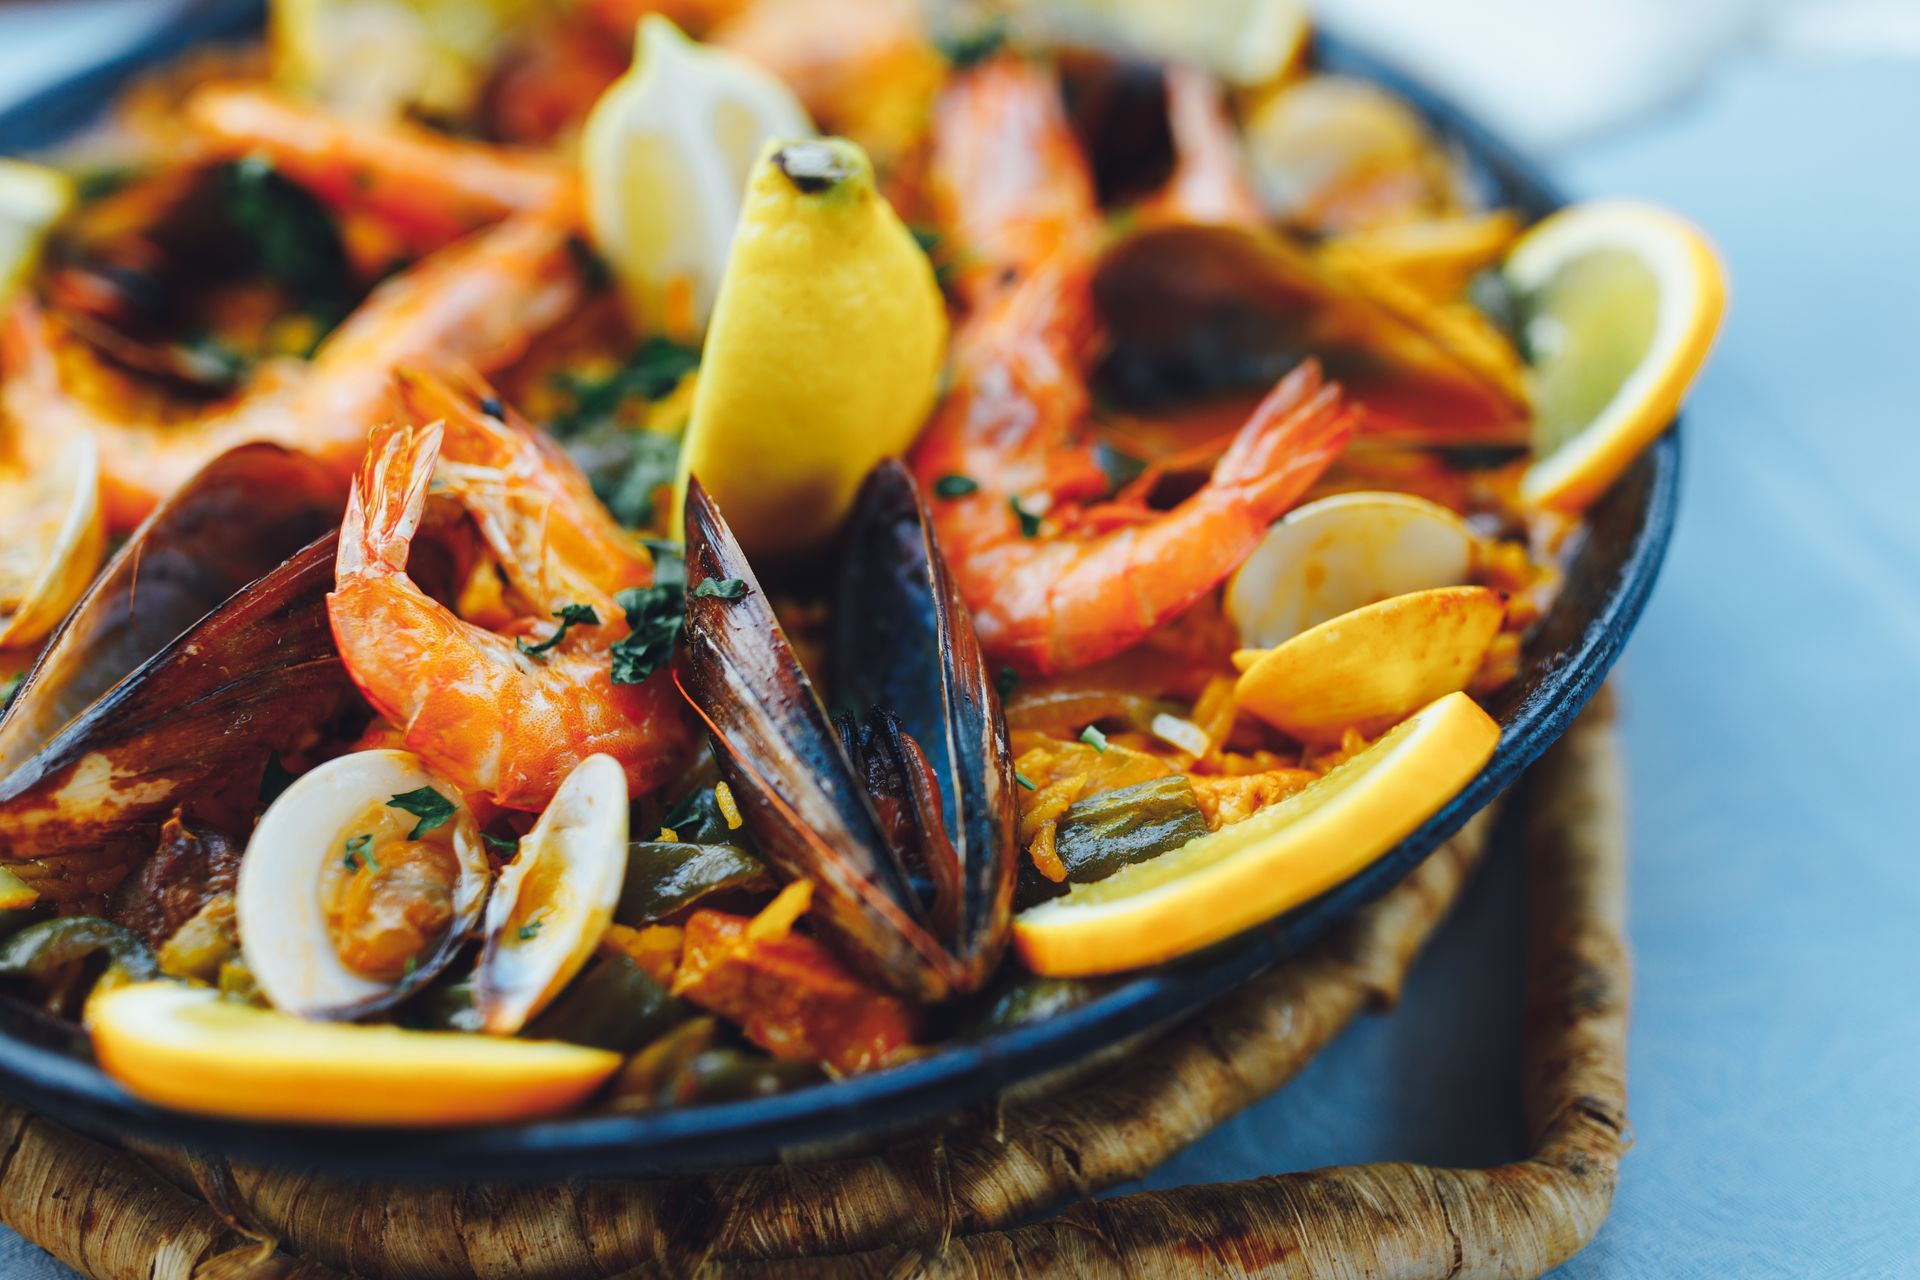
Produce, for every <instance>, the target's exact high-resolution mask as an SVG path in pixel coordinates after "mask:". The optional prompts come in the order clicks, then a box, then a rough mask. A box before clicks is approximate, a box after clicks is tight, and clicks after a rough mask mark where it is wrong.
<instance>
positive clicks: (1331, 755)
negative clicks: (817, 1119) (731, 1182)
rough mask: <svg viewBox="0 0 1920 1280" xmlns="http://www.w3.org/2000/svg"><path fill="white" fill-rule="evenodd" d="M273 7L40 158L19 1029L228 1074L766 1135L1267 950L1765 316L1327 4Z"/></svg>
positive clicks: (1471, 747) (409, 1115)
mask: <svg viewBox="0 0 1920 1280" xmlns="http://www.w3.org/2000/svg"><path fill="white" fill-rule="evenodd" d="M270 12H271V22H270V27H269V34H268V38H267V40H266V41H265V42H264V43H262V44H259V45H247V46H238V47H230V48H226V47H223V48H218V49H213V50H203V51H199V52H196V53H194V54H193V55H191V56H190V57H188V58H187V59H185V60H183V61H182V62H181V63H180V64H178V65H176V66H173V67H170V68H168V69H167V70H165V71H164V72H162V73H161V74H159V75H156V76H154V77H151V78H150V79H148V80H146V81H143V82H142V83H140V84H139V85H138V86H137V87H136V88H134V89H133V90H132V91H131V92H129V93H128V94H126V95H125V96H124V97H123V98H122V99H121V100H120V101H119V102H117V103H115V104H113V105H112V106H111V108H110V109H109V110H108V111H107V112H106V114H105V117H104V118H103V120H102V121H101V122H100V123H99V124H98V125H97V126H95V127H94V128H92V129H91V130H90V131H89V132H87V133H86V134H84V135H83V136H81V137H79V138H77V139H75V140H73V141H71V142H69V143H68V144H66V145H64V146H63V147H62V148H61V149H60V150H59V151H58V152H56V153H53V154H49V155H41V156H34V157H31V158H19V159H12V160H6V161H3V162H0V697H4V698H5V699H6V702H5V707H4V711H3V712H0V1000H6V1001H9V1002H12V1003H13V1004H15V1005H18V1006H21V1007H30V1008H31V1009H32V1010H34V1011H35V1012H34V1013H33V1016H34V1017H36V1018H40V1019H42V1020H44V1021H46V1022H48V1023H49V1024H50V1025H57V1026H62V1027H66V1028H70V1029H71V1030H70V1031H69V1033H68V1034H69V1036H70V1040H71V1043H72V1044H73V1046H74V1049H75V1052H77V1053H81V1054H86V1055H91V1057H92V1058H93V1060H94V1061H96V1062H97V1063H98V1065H99V1066H100V1067H101V1069H102V1070H104V1071H105V1072H107V1073H108V1074H109V1075H110V1076H111V1077H113V1078H114V1079H115V1080H117V1081H118V1082H119V1083H120V1084H121V1085H122V1086H124V1087H125V1088H126V1089H127V1090H128V1091H129V1092H130V1093H132V1094H133V1095H135V1096H137V1097H139V1098H142V1099H145V1100H148V1101H151V1102H155V1103H158V1104H161V1105H164V1106H169V1107H174V1108H179V1109H182V1110H187V1111H193V1112H200V1113H206V1114H212V1115H220V1116H228V1117H234V1118H240V1119H251V1120H263V1121H290V1122H296V1123H311V1124H335V1125H381V1126H390V1125H400V1126H409V1125H418V1126H428V1125H456V1124H473V1123H489V1122H502V1121H510V1120H520V1119H528V1118H534V1117H539V1116H545V1115H550V1114H557V1113H565V1112H570V1111H581V1110H591V1111H596V1112H603V1113H604V1112H642V1111H651V1110H656V1109H660V1108H666V1107H673V1106H683V1105H690V1104H699V1103H704V1102H713V1101H719V1100H725V1099H734V1098H742V1097H754V1096H761V1095H765V1094H770V1093H777V1092H780V1091H784V1090H787V1089H791V1088H794V1087H797V1086H800V1085H803V1084H807V1083H812V1082H818V1081H822V1080H828V1079H833V1078H837V1077H843V1076H847V1075H852V1074H856V1073H865V1072H872V1071H879V1070H884V1069H887V1068H889V1067H892V1066H896V1065H899V1064H903V1063H907V1062H910V1061H913V1060H915V1059H916V1058H920V1057H924V1056H926V1055H928V1054H933V1053H937V1052H939V1050H940V1048H941V1046H943V1045H948V1044H952V1043H955V1042H957V1041H966V1040H976V1039H979V1038H982V1037H987V1036H992V1035H994V1034H996V1033H998V1032H1000V1031H1003V1030H1005V1029H1007V1028H1010V1027H1014V1026H1018V1025H1021V1024H1023V1023H1028V1022H1032V1021H1035V1020H1040V1019H1046V1018H1050V1017H1055V1016H1058V1015H1059V1014H1061V1013H1062V1012H1064V1011H1066V1010H1069V1009H1072V1008H1074V1007H1076V1006H1078V1005H1080V1004H1082V1003H1085V1002H1086V1001H1088V1000H1090V999H1093V998H1095V997H1096V996H1098V995H1099V994H1100V993H1101V992H1102V991H1103V990H1105V989H1107V988H1108V987H1109V986H1110V985H1111V984H1113V983H1114V982H1116V981H1119V980H1121V975H1125V974H1127V973H1131V972H1135V971H1139V970H1142V969H1145V968H1148V967H1151V966H1155V965H1161V964H1166V963H1170V962H1175V961H1178V960H1180V959H1181V958H1182V957H1186V956H1189V955H1192V954H1195V953H1197V952H1201V951H1203V950H1204V949H1206V948H1209V947H1212V946H1214V945H1216V944H1219V943H1222V942H1224V941H1226V940H1228V939H1230V938H1233V937H1235V936H1236V935H1239V934H1242V933H1244V932H1245V931H1247V930H1250V929H1255V928H1258V927H1260V926H1261V925H1263V924H1265V923H1266V922H1268V921H1271V920H1273V919H1275V918H1277V917H1280V916H1282V915H1283V914H1284V913H1286V912H1288V911H1290V910H1291V909H1293V908H1295V907H1298V906H1300V905H1302V904H1304V903H1306V902H1308V901H1310V900H1312V899H1313V898H1315V897H1316V896H1317V895H1320V894H1322V893H1324V892H1325V891H1327V890H1329V889H1331V888H1333V887H1334V886H1336V885H1338V884H1339V883H1341V882H1342V881H1343V880H1346V879H1348V878H1350V877H1351V876H1353V875H1355V874H1356V873H1358V872H1359V871H1361V870H1362V869H1363V868H1365V867H1366V866H1367V865H1368V864H1369V863H1371V862H1372V861H1373V860H1375V859H1376V858H1378V857H1380V856H1381V855H1382V854H1384V853H1385V852H1387V851H1388V850H1389V849H1391V848H1392V847H1393V846H1394V845H1395V844H1397V843H1398V842H1399V841H1401V840H1402V839H1403V838H1404V837H1406V836H1407V835H1408V834H1409V833H1411V832H1412V831H1414V830H1415V829H1416V828H1418V827H1419V826H1420V825H1421V824H1422V823H1423V822H1424V821H1425V820H1426V819H1427V818H1428V817H1430V816H1431V815H1433V814H1434V813H1435V812H1437V811H1438V810H1439V809H1441V808H1442V807H1443V806H1444V805H1445V804H1446V803H1447V801H1448V800H1450V799H1451V798H1452V797H1453V796H1454V795H1455V794H1456V793H1458V792H1459V791H1460V790H1461V789H1462V788H1464V787H1465V786H1466V785H1467V784H1468V783H1469V782H1470V781H1471V780H1472V779H1473V778H1474V777H1475V775H1476V774H1478V773H1479V772H1480V770H1481V768H1482V766H1483V765H1485V764H1486V762H1487V760H1488V759H1489V757H1490V756H1491V755H1492V754H1493V752H1494V749H1495V747H1496V745H1497V743H1498V741H1499V737H1500V726H1499V723H1498V721H1497V720H1496V719H1495V718H1494V717H1493V716H1492V715H1490V714H1489V712H1488V710H1486V709H1485V708H1486V707H1496V708H1497V707H1498V706H1499V705H1500V702H1499V700H1500V698H1501V695H1502V691H1503V690H1509V689H1511V688H1512V687H1513V685H1514V683H1515V681H1516V680H1517V679H1518V678H1519V676H1520V674H1521V666H1522V663H1523V661H1524V656H1523V655H1524V653H1525V644H1526V641H1527V638H1528V636H1529V634H1530V633H1531V632H1532V631H1533V630H1534V629H1535V628H1536V627H1537V625H1538V624H1539V623H1540V621H1541V619H1542V618H1543V617H1544V616H1545V614H1546V613H1547V611H1548V610H1549V609H1550V608H1551V607H1552V605H1553V601H1554V598H1555V593H1556V590H1557V588H1558V585H1559V582H1560V576H1561V565H1562V564H1563V563H1564V561H1565V557H1566V556H1567V554H1568V552H1569V548H1571V547H1573V546H1575V545H1577V543H1578V540H1579V538H1580V537H1581V532H1582V512H1583V511H1584V510H1585V509H1586V508H1587V507H1588V506H1589V505H1590V504H1591V503H1592V502H1594V501H1595V500H1596V499H1598V498H1599V497H1600V496H1601V495H1603V494H1604V493H1606V492H1607V490H1608V488H1609V487H1610V486H1611V485H1612V483H1613V482H1614V481H1615V480H1616V479H1617V478H1618V477H1619V476H1620V475H1621V474H1622V473H1623V472H1624V471H1625V469H1626V468H1627V466H1628V465H1629V464H1630V463H1631V462H1632V461H1633V459H1634V457H1635V456H1636V454H1637V453H1638V452H1639V451H1640V450H1641V449H1642V448H1644V447H1645V446H1646V445H1647V444H1648V443H1650V442H1651V441H1652V440H1653V439H1654V438H1655V437H1656V436H1657V435H1658V434H1659V433H1660V432H1661V431H1662V430H1663V429H1664V428H1665V427H1666V425H1667V423H1668V422H1669V421H1670V419H1671V417H1672V415H1673V412H1674V410H1675V409H1676V408H1677V406H1678V404H1679V401H1680V399H1681V398H1682V396H1683V395H1684V393H1685V390H1686V388H1687V386H1688V384H1689V383H1690V381H1691V380H1692V378H1693V377H1694V375H1695V374H1696V373H1697V372H1698V370H1699V368H1700V366H1701V364H1702V363H1703V361H1704V359H1705V357H1706V354H1707V349H1708V347H1709V346H1710V344H1711V341H1712V338H1713V335H1714V331H1715V329H1716V327H1717V324H1718V320H1719V315H1720V310H1721V307H1722V300H1723V294H1724V287H1723V283H1722V281H1721V278H1720V272H1719V268H1718V266H1717V263H1716V260H1715V258H1714V256H1713V252H1712V250H1711V248H1710V247H1709V246H1708V245H1707V244H1706V242H1705V241H1704V239H1703V238H1702V237H1701V236H1700V234H1699V233H1698V232H1697V231H1695V230H1694V229H1693V228H1691V227H1690V226H1688V225H1687V224H1686V223H1684V222H1683V221H1681V220H1680V219H1678V218H1676V217H1674V216H1673V215H1671V214H1668V213H1665V212H1664V211H1661V210H1658V209H1654V208H1650V207H1647V206H1643V205H1638V204H1631V203H1626V202H1598V203H1593V204H1587V205H1575V206H1572V207H1569V208H1567V209H1563V210H1561V211H1559V212H1557V213H1554V214H1552V215H1551V216H1549V217H1547V218H1545V219H1543V220H1541V221H1539V222H1536V223H1534V224H1532V225H1527V222H1526V219H1524V218H1523V217H1522V216H1521V215H1520V214H1519V213H1518V212H1516V211H1514V210H1510V209H1503V208H1500V207H1497V206H1494V205H1492V204H1490V203H1489V201H1488V200H1487V199H1486V197H1485V194H1484V192H1483V191H1482V190H1481V189H1480V186H1479V184H1478V183H1477V182H1476V181H1475V177H1474V174H1473V172H1472V170H1471V169H1470V167H1469V166H1468V165H1467V164H1465V163H1464V161H1463V158H1462V157H1461V156H1459V155H1458V154H1456V153H1455V151H1454V149H1453V148H1452V146H1451V145H1450V144H1449V143H1448V142H1446V141H1445V140H1444V139H1443V138H1441V137H1439V136H1436V135H1435V134H1434V133H1433V132H1432V131H1431V130H1430V128H1429V126H1428V125H1427V124H1426V123H1425V122H1424V120H1423V119H1422V117H1421V116H1420V115H1419V114H1418V113H1416V112H1415V111H1413V110H1412V109H1411V108H1410V107H1409V106H1408V105H1406V104H1405V103H1403V102H1401V101H1400V100H1399V99H1397V98H1396V97H1395V96H1394V95H1393V94H1392V93H1390V92H1389V91H1387V90H1385V89H1383V88H1381V87H1379V86H1377V85H1375V84H1373V83H1371V82H1367V81H1363V80H1359V79H1354V78H1350V77H1347V76H1344V75H1340V74H1336V73H1332V72H1328V71H1324V70H1321V69H1319V68H1318V67H1317V66H1316V65H1315V62H1314V59H1313V54H1312V42H1311V38H1310V33H1309V31H1308V30H1307V29H1306V24H1305V21H1304V19H1302V18H1301V17H1300V16H1299V14H1298V13H1297V11H1296V9H1295V7H1294V6H1292V5H1280V4H1245V3H1242V4H1226V3H1223V4H1217V5H1203V6H1196V7H1195V12H1194V13H1193V14H1192V15H1189V18H1190V20H1185V21H1178V22H1175V21H1170V20H1169V19H1168V16H1167V13H1166V12H1165V11H1164V10H1163V8H1162V7H1160V6H1157V5H1154V4H1147V3H1124V2H1123V0H1028V2H1023V3H999V4H958V3H954V4H929V3H921V2H920V0H572V2H571V3H568V4H564V5H554V6H536V5H527V4H524V3H517V2H515V0H491V2H490V3H487V4H478V5H476V4H456V3H451V2H449V0H276V2H275V3H274V4H273V6H272V7H271V11H270Z"/></svg>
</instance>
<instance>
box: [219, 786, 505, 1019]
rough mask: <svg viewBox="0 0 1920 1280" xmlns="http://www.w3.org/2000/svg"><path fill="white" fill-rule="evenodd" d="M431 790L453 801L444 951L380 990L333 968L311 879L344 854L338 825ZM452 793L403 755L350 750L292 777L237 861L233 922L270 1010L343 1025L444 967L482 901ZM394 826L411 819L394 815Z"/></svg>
mask: <svg viewBox="0 0 1920 1280" xmlns="http://www.w3.org/2000/svg"><path fill="white" fill-rule="evenodd" d="M421 787H432V788H434V789H435V790H437V791H439V792H440V793H441V794H442V795H444V796H446V797H447V798H448V799H449V800H452V801H454V802H455V804H456V806H457V809H456V812H455V815H454V818H453V850H454V855H455V857H457V858H458V859H459V862H460V869H461V877H460V883H459V885H458V886H457V887H456V890H455V895H454V920H453V924H452V926H451V927H450V928H449V930H448V937H447V945H444V946H441V947H439V948H437V949H436V951H435V952H434V954H433V955H432V956H430V957H429V963H423V964H421V965H420V966H418V967H417V968H416V969H415V970H414V972H413V973H412V974H411V975H409V976H408V977H407V978H405V979H402V980H401V981H400V982H382V981H379V980H378V979H374V978H369V977H367V976H366V975H364V974H360V973H356V972H354V971H353V970H352V969H350V968H348V967H347V966H346V965H345V964H343V963H341V960H340V957H339V954H338V952H337V951H336V949H335V947H334V944H333V939H332V935H331V934H330V933H329V931H328V929H327V918H326V911H325V907H324V904H323V903H322V901H321V895H320V886H321V882H322V881H321V872H322V869H323V867H324V866H325V862H326V860H327V859H328V858H340V857H343V856H344V853H343V850H344V848H345V841H346V840H347V839H348V838H349V837H350V836H351V835H352V834H353V833H352V832H349V831H348V830H347V828H348V825H349V824H351V823H354V822H355V821H357V820H359V818H360V816H361V815H362V814H363V813H364V812H365V811H366V809H367V806H368V805H369V804H381V805H384V804H385V803H386V802H387V801H388V800H389V799H391V798H392V797H393V796H396V795H400V794H401V793H403V792H407V791H415V790H418V789H419V788H421ZM458 797H459V793H458V792H457V791H456V790H454V788H453V787H452V786H450V785H449V784H447V783H446V782H444V781H442V780H440V779H439V778H436V777H434V775H433V774H431V773H429V772H428V771H427V767H426V766H425V765H424V764H423V763H421V761H420V758H419V757H418V756H416V755H414V754H413V753H412V752H409V751H391V750H378V751H356V752H354V753H352V754H351V755H344V756H341V757H339V758H338V759H335V760H329V761H328V762H327V763H325V764H323V765H321V766H320V767H319V768H317V769H314V770H312V771H311V772H309V773H306V774H303V775H302V776H301V777H299V778H297V779H295V781H294V782H293V784H292V785H291V786H289V787H288V788H287V789H286V790H285V791H284V792H282V793H281V795H280V797H279V798H278V799H276V800H275V801H274V802H273V804H272V805H270V806H269V807H268V808H267V811H266V813H265V814H264V815H262V816H261V819H260V825H259V826H257V827H255V828H254V831H253V838H252V839H251V840H250V841H248V843H247V853H246V856H245V857H244V858H242V859H241V862H240V877H239V883H238V884H237V886H236V887H235V894H234V918H235V921H236V923H237V924H238V926H239V930H240V948H241V952H242V954H243V955H244V956H245V958H246V962H247V968H248V969H249V970H251V971H252V973H253V978H254V981H255V982H256V983H258V984H259V987H260V991H261V994H263V995H265V996H266V998H267V999H268V1001H269V1002H271V1003H272V1005H273V1007H274V1008H276V1009H279V1010H281V1011H282V1012H285V1013H292V1014H297V1015H299V1016H301V1017H307V1018H343V1017H355V1016H358V1015H360V1014H363V1013H370V1012H372V1011H373V1010H375V1009H378V1008H381V1007H383V1006H385V1005H387V1004H391V1003H393V1002H394V1001H395V1000H397V999H399V998H400V997H401V996H404V995H405V994H406V993H407V992H408V991H410V990H412V989H414V988H416V987H418V986H420V985H421V984H422V983H424V982H426V981H427V980H428V979H429V978H431V977H432V976H433V973H434V972H436V971H437V970H438V969H440V968H442V967H444V966H445V964H446V962H447V960H449V959H451V958H452V954H453V952H454V951H455V950H456V949H457V946H458V940H459V936H460V935H462V934H464V933H466V931H467V930H468V929H470V928H471V927H472V926H473V924H474V922H475V921H476V920H478V918H479V915H480V909H481V906H482V905H483V904H484V902H485V900H486V892H487V883H488V880H489V878H490V874H491V872H490V864H489V863H488V861H487V856H486V851H485V849H484V848H483V847H482V845H481V842H480V834H479V828H478V827H477V826H476V825H475V824H474V820H473V815H472V814H471V813H470V812H468V811H467V809H466V807H465V806H464V805H460V804H459V800H458ZM393 821H394V823H395V825H396V826H401V828H402V830H404V825H402V824H410V823H412V822H413V821H414V819H413V817H412V815H410V814H407V813H405V812H404V811H400V810H395V811H394V817H393Z"/></svg>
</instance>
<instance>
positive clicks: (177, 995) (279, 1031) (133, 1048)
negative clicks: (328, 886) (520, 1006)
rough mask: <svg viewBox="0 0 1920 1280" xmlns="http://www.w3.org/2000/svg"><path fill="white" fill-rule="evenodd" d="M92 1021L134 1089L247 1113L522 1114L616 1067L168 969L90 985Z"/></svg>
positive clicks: (576, 1092) (569, 1048) (577, 1097)
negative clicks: (126, 982) (192, 982)
mask: <svg viewBox="0 0 1920 1280" xmlns="http://www.w3.org/2000/svg"><path fill="white" fill-rule="evenodd" d="M87 1026H88V1030H90V1031H91V1032H92V1033H93V1051H94V1055H95V1056H96V1057H97V1058H98V1059H99V1061H100V1067H101V1069H102V1070H104V1071H105V1072H106V1073H107V1074H108V1075H110V1076H112V1077H113V1078H114V1079H115V1080H118V1081H119V1082H120V1083H121V1084H123V1085H125V1086H126V1087H127V1089H128V1090H129V1091H130V1092H132V1093H133V1094H135V1095H136V1096H138V1097H141V1098H144V1099H146V1100H147V1101H149V1102H157V1103H159V1104H160V1105H162V1106H167V1107H177V1108H179V1109H180V1110H182V1111H195V1112H200V1113H203V1114H207V1115H218V1116H232V1117H235V1118H238V1119H243V1120H287V1121H295V1122H299V1123H308V1124H337V1125H456V1124H489V1123H499V1122H503V1121H508V1120H524V1119H528V1118H530V1117H533V1116H539V1115H547V1114H550V1113H552V1112H555V1111H564V1110H566V1109H567V1108H569V1107H572V1106H575V1105H577V1104H579V1103H581V1102H583V1101H585V1100H586V1098H587V1096H588V1095H589V1094H591V1093H593V1091H594V1090H596V1089H598V1088H599V1087H600V1086H601V1085H602V1084H603V1083H605V1082H606V1080H607V1078H608V1077H610V1076H611V1075H612V1074H613V1073H614V1071H615V1070H616V1069H617V1068H618V1067H619V1066H620V1055H619V1054H617V1053H608V1052H606V1051H605V1050H602V1049H588V1048H585V1047H583V1046H580V1045H575V1044H562V1043H560V1042H558V1041H549V1040H512V1039H507V1038H506V1037H503V1036H483V1035H474V1034H471V1033H468V1032H461V1031H407V1030H404V1029H402V1028H400V1027H389V1026H371V1025H370V1026H359V1025H355V1024H353V1023H346V1022H307V1021H303V1020H302V1019H300V1018H295V1017H293V1016H291V1015H289V1014H284V1013H276V1012H273V1011H272V1010H268V1009H256V1008H253V1007H252V1006H250V1005H244V1004H240V1003H238V1002H236V1001H232V1000H223V999H221V998H220V997H219V996H218V995H217V994H215V993H214V992H213V991H211V990H209V989H207V988H205V987H191V986H185V985H182V984H179V983H172V982H142V983H136V984H134V985H132V986H126V987H119V988H116V989H115V990H112V991H107V992H103V993H102V994H100V995H97V996H95V997H94V998H93V999H92V1000H90V1001H88V1002H87Z"/></svg>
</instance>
